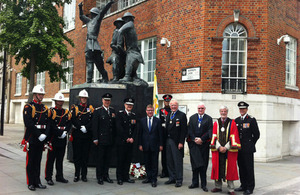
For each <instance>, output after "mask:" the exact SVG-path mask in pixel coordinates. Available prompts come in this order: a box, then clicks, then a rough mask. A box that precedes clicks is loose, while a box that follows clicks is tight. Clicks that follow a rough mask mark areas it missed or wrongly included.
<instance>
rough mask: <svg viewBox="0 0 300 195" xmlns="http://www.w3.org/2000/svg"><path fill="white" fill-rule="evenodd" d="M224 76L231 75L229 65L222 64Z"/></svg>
mask: <svg viewBox="0 0 300 195" xmlns="http://www.w3.org/2000/svg"><path fill="white" fill-rule="evenodd" d="M222 77H229V66H226V65H225V66H222Z"/></svg>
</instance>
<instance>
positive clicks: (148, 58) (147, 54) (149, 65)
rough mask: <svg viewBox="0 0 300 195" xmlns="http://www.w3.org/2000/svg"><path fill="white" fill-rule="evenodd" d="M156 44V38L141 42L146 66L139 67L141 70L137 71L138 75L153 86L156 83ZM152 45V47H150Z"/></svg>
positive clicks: (140, 45)
mask: <svg viewBox="0 0 300 195" xmlns="http://www.w3.org/2000/svg"><path fill="white" fill-rule="evenodd" d="M156 44H157V39H156V37H152V38H148V39H144V40H140V41H139V47H140V49H141V54H142V56H143V59H144V63H145V64H144V65H143V64H140V65H139V68H138V69H137V75H138V77H139V78H141V79H143V80H145V81H146V82H147V83H148V84H150V85H152V84H153V82H154V71H155V67H156ZM150 45H152V46H151V47H150Z"/></svg>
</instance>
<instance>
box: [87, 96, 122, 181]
mask: <svg viewBox="0 0 300 195" xmlns="http://www.w3.org/2000/svg"><path fill="white" fill-rule="evenodd" d="M111 98H112V95H111V94H110V93H106V94H104V95H103V96H102V104H103V105H102V106H101V107H99V108H97V109H96V110H95V112H94V116H93V122H92V129H93V140H94V144H95V145H96V146H97V164H96V177H97V180H98V184H100V185H103V181H107V182H108V183H113V181H112V180H111V179H110V178H109V174H108V169H109V163H110V159H111V149H112V145H113V138H114V137H115V118H116V113H115V109H114V108H112V107H110V103H111Z"/></svg>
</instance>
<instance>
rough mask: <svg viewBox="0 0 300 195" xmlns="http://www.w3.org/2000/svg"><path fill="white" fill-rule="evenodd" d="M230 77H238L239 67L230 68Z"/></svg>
mask: <svg viewBox="0 0 300 195" xmlns="http://www.w3.org/2000/svg"><path fill="white" fill-rule="evenodd" d="M230 77H237V66H230Z"/></svg>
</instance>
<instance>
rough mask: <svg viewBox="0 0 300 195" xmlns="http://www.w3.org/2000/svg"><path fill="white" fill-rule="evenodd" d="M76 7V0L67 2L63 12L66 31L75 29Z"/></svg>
mask: <svg viewBox="0 0 300 195" xmlns="http://www.w3.org/2000/svg"><path fill="white" fill-rule="evenodd" d="M75 9H76V0H72V1H71V2H70V3H69V4H67V3H65V5H64V13H63V18H64V22H65V27H64V32H67V31H70V30H73V29H75Z"/></svg>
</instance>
